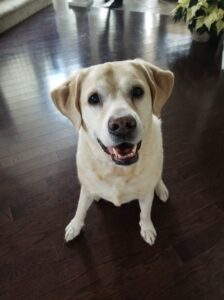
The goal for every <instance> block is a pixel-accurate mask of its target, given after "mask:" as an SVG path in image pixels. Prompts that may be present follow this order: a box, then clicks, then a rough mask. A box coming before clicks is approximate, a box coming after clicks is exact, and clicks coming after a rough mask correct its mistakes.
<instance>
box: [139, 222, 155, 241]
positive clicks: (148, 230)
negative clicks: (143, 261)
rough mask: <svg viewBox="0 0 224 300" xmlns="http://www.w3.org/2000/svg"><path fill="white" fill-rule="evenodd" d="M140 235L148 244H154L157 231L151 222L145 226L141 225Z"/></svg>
mask: <svg viewBox="0 0 224 300" xmlns="http://www.w3.org/2000/svg"><path fill="white" fill-rule="evenodd" d="M141 236H142V237H143V239H144V240H145V241H146V243H148V244H149V245H150V246H152V245H154V244H155V240H156V236H157V233H156V230H155V228H154V226H153V224H152V223H150V224H149V225H147V226H146V227H145V226H144V227H142V226H141Z"/></svg>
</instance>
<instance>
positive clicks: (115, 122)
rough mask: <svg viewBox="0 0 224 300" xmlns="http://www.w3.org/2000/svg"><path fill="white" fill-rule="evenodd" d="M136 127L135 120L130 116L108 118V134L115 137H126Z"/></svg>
mask: <svg viewBox="0 0 224 300" xmlns="http://www.w3.org/2000/svg"><path fill="white" fill-rule="evenodd" d="M136 127H137V123H136V120H135V119H134V118H133V117H132V116H131V115H128V116H124V117H120V118H113V117H112V118H110V120H109V122H108V129H109V132H110V133H111V134H113V135H116V136H122V137H125V136H128V135H130V134H131V133H132V132H133V131H134V130H135V128H136Z"/></svg>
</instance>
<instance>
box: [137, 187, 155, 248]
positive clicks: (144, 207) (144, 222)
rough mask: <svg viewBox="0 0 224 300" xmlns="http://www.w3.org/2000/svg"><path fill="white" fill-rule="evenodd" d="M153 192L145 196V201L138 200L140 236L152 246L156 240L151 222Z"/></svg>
mask: <svg viewBox="0 0 224 300" xmlns="http://www.w3.org/2000/svg"><path fill="white" fill-rule="evenodd" d="M153 197H154V192H151V193H150V194H148V195H147V197H146V198H145V199H139V205H140V210H141V213H140V222H139V224H140V227H141V236H142V237H143V239H144V240H145V241H146V243H148V244H149V245H151V246H152V245H153V244H154V243H155V239H156V230H155V228H154V225H153V223H152V220H151V209H152V202H153Z"/></svg>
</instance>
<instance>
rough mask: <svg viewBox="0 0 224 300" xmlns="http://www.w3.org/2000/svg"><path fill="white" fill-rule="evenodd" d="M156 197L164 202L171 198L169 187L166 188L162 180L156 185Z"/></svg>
mask: <svg viewBox="0 0 224 300" xmlns="http://www.w3.org/2000/svg"><path fill="white" fill-rule="evenodd" d="M155 192H156V195H157V196H158V197H159V199H160V200H161V201H162V202H166V201H167V200H168V198H169V191H168V189H167V187H166V186H165V184H164V182H163V180H162V179H160V180H159V182H158V183H157V185H156V188H155Z"/></svg>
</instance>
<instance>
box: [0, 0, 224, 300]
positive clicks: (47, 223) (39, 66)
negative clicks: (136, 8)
mask: <svg viewBox="0 0 224 300" xmlns="http://www.w3.org/2000/svg"><path fill="white" fill-rule="evenodd" d="M55 7H56V10H54V8H53V7H49V8H47V9H45V10H43V11H42V12H40V13H38V14H36V15H35V16H33V17H32V18H30V19H28V20H27V21H25V22H23V23H22V24H20V25H18V26H17V27H16V28H14V29H12V30H10V31H8V32H6V33H5V34H3V35H2V36H1V37H0V136H1V139H0V299H1V300H8V299H10V300H22V299H27V300H33V299H35V300H36V299H41V300H45V299H49V300H62V299H63V300H67V299H69V300H70V299H71V300H74V299H85V300H86V299H96V300H99V299H103V300H106V299H116V300H118V299H124V300H140V299H155V300H158V299H159V300H160V299H163V300H167V299H177V300H184V299H188V300H189V299H190V300H192V299H197V300H200V299H206V300H218V299H224V117H223V115H224V101H223V100H224V99H223V95H224V72H223V69H222V52H223V49H222V44H220V45H215V44H212V45H211V44H203V45H200V44H195V43H191V37H190V35H189V33H188V31H187V30H186V29H185V26H184V25H182V24H173V22H172V20H171V19H170V18H169V17H167V16H160V15H158V14H157V15H156V14H155V15H152V14H150V13H146V14H143V13H137V12H125V11H124V12H122V11H108V10H106V9H94V8H92V9H90V10H89V11H88V10H87V11H86V10H82V9H79V10H78V9H77V10H68V9H66V8H65V6H63V5H62V2H61V3H60V1H58V3H56V5H55ZM135 57H141V58H143V59H145V60H148V61H151V62H153V63H155V64H157V65H159V66H161V67H164V68H166V67H167V68H169V69H171V70H172V71H173V72H174V73H175V77H176V81H175V87H174V91H173V94H172V96H171V97H170V100H169V102H168V103H167V105H166V107H165V108H164V111H163V116H162V119H163V135H164V148H165V165H164V180H165V182H166V183H167V186H168V188H169V190H170V201H169V202H168V203H167V204H166V205H164V204H161V203H160V202H159V201H158V200H157V199H155V201H154V204H153V216H152V217H153V220H154V223H155V226H156V228H157V233H158V238H157V241H156V244H155V246H153V247H150V246H149V245H147V244H146V243H145V242H144V241H143V239H142V238H141V237H140V234H139V225H138V222H139V208H138V204H137V202H132V203H130V204H127V205H124V206H122V207H121V208H116V207H114V206H112V205H111V204H109V203H107V202H105V201H101V202H100V203H99V204H93V205H92V207H91V208H90V210H89V213H88V217H87V220H86V226H85V227H84V230H83V232H82V233H81V235H80V236H79V237H78V238H77V239H76V240H75V241H74V242H72V243H70V244H68V245H66V244H65V243H64V240H63V238H64V228H65V226H66V224H67V223H68V222H69V220H70V218H71V217H72V216H73V213H74V211H75V207H76V205H77V200H78V195H79V188H80V187H79V183H78V179H77V175H76V168H75V147H76V143H77V133H76V132H75V130H74V129H73V127H72V125H71V124H70V123H69V121H67V120H66V119H65V118H63V117H62V116H61V115H60V114H59V113H58V112H57V111H56V109H55V108H54V106H53V104H52V101H51V98H50V91H51V89H52V88H53V87H55V86H56V85H57V83H59V82H61V81H62V80H63V79H65V78H67V77H68V76H69V74H71V73H72V72H74V71H75V70H76V69H78V68H82V67H85V66H89V65H92V64H96V63H100V62H105V61H110V60H121V59H129V58H135Z"/></svg>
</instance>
